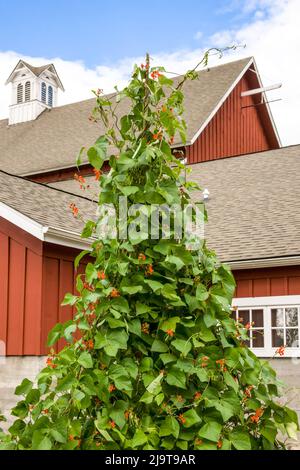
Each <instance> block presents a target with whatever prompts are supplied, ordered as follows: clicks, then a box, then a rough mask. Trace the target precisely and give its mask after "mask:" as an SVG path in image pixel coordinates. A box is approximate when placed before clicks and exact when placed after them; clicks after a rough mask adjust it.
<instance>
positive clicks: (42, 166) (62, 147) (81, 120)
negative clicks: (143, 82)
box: [0, 58, 253, 175]
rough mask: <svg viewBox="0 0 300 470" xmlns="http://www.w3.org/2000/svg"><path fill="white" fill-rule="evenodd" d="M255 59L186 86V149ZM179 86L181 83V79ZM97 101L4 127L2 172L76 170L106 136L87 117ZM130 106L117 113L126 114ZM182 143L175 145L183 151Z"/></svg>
mask: <svg viewBox="0 0 300 470" xmlns="http://www.w3.org/2000/svg"><path fill="white" fill-rule="evenodd" d="M252 62H253V58H246V59H242V60H238V61H235V62H230V63H227V64H224V65H219V66H217V67H212V68H210V69H207V70H203V71H200V72H199V74H198V77H199V79H198V80H195V81H192V82H187V83H186V84H185V85H184V94H185V109H186V112H185V116H184V118H185V120H186V122H187V141H188V142H187V144H191V143H192V141H193V139H194V138H195V137H196V136H197V133H198V132H199V131H200V130H201V128H202V127H203V126H205V124H206V123H207V122H208V121H209V119H210V118H211V117H212V116H213V114H214V112H215V111H216V110H217V108H218V106H219V105H220V104H221V103H222V100H224V98H225V97H226V94H227V93H228V92H229V91H230V90H231V88H232V87H233V86H234V84H235V83H236V82H237V81H238V80H239V79H240V78H241V77H242V75H243V74H244V72H245V71H246V70H247V69H248V68H249V66H250V65H251V64H252ZM177 80H178V78H177ZM94 105H95V100H94V99H90V100H85V101H81V102H78V103H73V104H69V105H65V106H60V107H57V108H53V109H51V110H45V111H44V112H43V113H42V114H41V115H40V116H39V117H38V118H37V119H36V120H35V121H29V122H25V123H20V124H16V125H13V126H8V120H7V119H4V120H1V121H0V169H2V170H4V171H8V172H11V173H14V174H17V175H30V174H35V173H42V172H46V171H51V170H56V169H62V168H68V167H71V166H74V165H75V160H76V156H77V154H78V151H79V150H80V148H81V147H82V146H90V145H92V144H93V143H94V142H95V140H96V139H97V138H98V137H99V135H100V134H102V133H103V129H102V128H101V126H100V125H99V124H95V123H91V122H90V121H89V120H88V117H89V115H90V113H91V110H92V109H93V107H94ZM127 110H128V108H127V104H126V102H125V101H124V102H121V104H120V105H119V107H118V111H117V112H118V113H119V114H120V115H122V114H125V113H126V112H127ZM180 145H182V142H180V141H177V142H175V145H174V146H180Z"/></svg>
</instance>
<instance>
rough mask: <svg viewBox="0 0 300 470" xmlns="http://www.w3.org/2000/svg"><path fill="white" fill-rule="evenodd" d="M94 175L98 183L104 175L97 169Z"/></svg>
mask: <svg viewBox="0 0 300 470" xmlns="http://www.w3.org/2000/svg"><path fill="white" fill-rule="evenodd" d="M93 173H94V175H95V180H96V181H99V180H100V178H101V175H102V171H101V170H97V169H96V168H94V169H93Z"/></svg>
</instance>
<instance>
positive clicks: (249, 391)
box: [244, 385, 253, 398]
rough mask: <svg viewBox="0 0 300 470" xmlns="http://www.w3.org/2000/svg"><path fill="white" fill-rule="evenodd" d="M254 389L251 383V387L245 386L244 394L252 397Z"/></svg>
mask: <svg viewBox="0 0 300 470" xmlns="http://www.w3.org/2000/svg"><path fill="white" fill-rule="evenodd" d="M252 389H253V385H249V387H247V388H245V390H244V394H245V395H246V397H248V398H251V390H252Z"/></svg>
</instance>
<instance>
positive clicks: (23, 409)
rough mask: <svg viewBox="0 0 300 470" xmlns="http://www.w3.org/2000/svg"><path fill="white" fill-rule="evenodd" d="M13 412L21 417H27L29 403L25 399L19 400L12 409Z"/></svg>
mask: <svg viewBox="0 0 300 470" xmlns="http://www.w3.org/2000/svg"><path fill="white" fill-rule="evenodd" d="M11 414H12V415H13V416H17V417H18V418H20V419H24V418H26V416H27V415H28V405H27V403H26V402H25V401H19V403H18V404H17V405H16V406H15V407H14V408H13V409H12V411H11Z"/></svg>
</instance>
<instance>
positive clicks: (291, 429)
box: [285, 423, 298, 440]
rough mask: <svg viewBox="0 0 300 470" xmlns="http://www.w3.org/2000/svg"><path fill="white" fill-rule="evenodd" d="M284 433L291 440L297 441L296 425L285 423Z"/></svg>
mask: <svg viewBox="0 0 300 470" xmlns="http://www.w3.org/2000/svg"><path fill="white" fill-rule="evenodd" d="M285 429H286V432H287V434H288V436H289V437H290V438H291V439H296V440H297V430H298V426H297V424H296V423H287V424H286V425H285Z"/></svg>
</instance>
